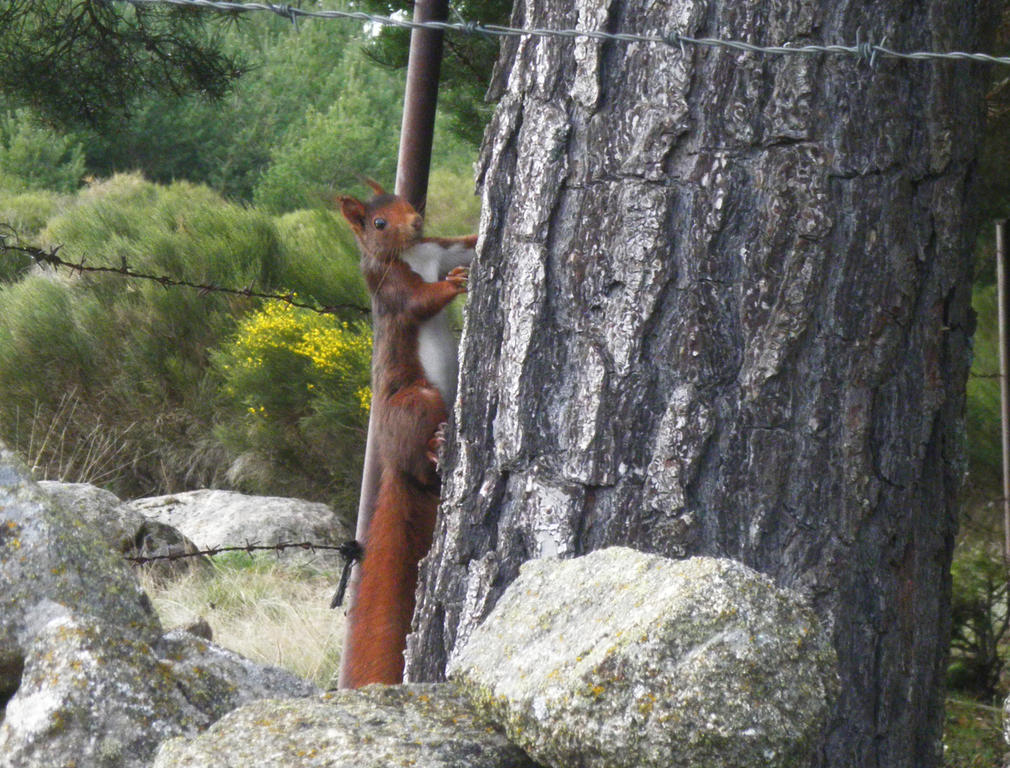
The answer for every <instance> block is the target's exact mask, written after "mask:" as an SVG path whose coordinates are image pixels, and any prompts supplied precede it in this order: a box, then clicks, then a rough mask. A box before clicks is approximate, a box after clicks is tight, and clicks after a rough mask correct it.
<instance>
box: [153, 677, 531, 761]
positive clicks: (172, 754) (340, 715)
mask: <svg viewBox="0 0 1010 768" xmlns="http://www.w3.org/2000/svg"><path fill="white" fill-rule="evenodd" d="M209 765H215V766H256V768H324V766H325V768H389V766H397V765H413V766H418V767H419V768H420V767H421V766H423V768H535V766H534V764H533V763H532V762H531V761H530V759H529V758H528V757H527V756H526V755H525V754H523V752H522V750H520V749H518V748H517V747H515V746H513V745H511V744H509V743H508V741H507V740H506V739H505V738H504V737H503V736H502V735H501V733H499V732H498V731H496V730H495V729H494V728H493V727H491V726H490V725H489V724H488V723H486V722H484V721H482V720H480V719H479V718H477V717H476V716H475V715H474V713H473V710H472V707H470V706H469V704H468V702H466V701H465V700H464V699H463V698H462V697H461V696H460V695H459V694H458V692H456V691H455V689H454V688H453V687H452V686H449V685H445V684H441V685H439V684H421V685H406V686H378V685H375V686H368V687H366V688H362V689H360V690H357V691H336V692H331V693H326V694H324V695H322V696H321V697H318V698H313V699H297V700H288V701H258V702H255V703H253V704H250V705H247V706H244V707H241V708H239V709H236V710H235V711H234V712H231V713H230V714H228V715H226V716H225V717H223V718H221V720H219V721H218V722H217V723H215V724H214V725H213V726H211V727H210V729H208V730H207V731H206V733H203V734H201V735H200V736H198V737H196V738H194V739H185V738H179V739H173V740H172V741H169V742H167V743H165V744H164V745H163V746H162V748H161V749H160V750H159V752H158V756H157V759H156V760H155V761H154V768H206V766H209Z"/></svg>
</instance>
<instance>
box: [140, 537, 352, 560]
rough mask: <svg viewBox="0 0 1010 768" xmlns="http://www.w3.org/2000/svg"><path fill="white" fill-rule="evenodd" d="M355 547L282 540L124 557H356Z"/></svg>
mask: <svg viewBox="0 0 1010 768" xmlns="http://www.w3.org/2000/svg"><path fill="white" fill-rule="evenodd" d="M355 547H358V549H359V550H360V546H359V545H358V543H357V542H356V541H345V542H343V543H341V544H319V543H317V542H313V541H282V542H279V543H277V544H256V543H246V544H236V545H229V546H220V547H208V548H206V549H198V550H193V551H192V552H168V553H166V554H163V555H124V556H123V557H124V559H125V560H128V561H130V562H131V563H136V564H137V565H147V564H148V563H155V562H159V561H162V560H168V561H170V562H174V561H176V560H185V559H187V558H193V557H214V556H215V555H221V554H224V553H226V552H245V553H246V554H247V555H250V556H252V554H253V553H254V552H277V553H280V552H283V551H285V550H288V549H303V550H306V551H310V552H313V553H314V552H316V551H317V550H319V551H333V552H338V553H339V554H340V555H341V556H342V557H344V559H347V558H348V557H350V558H351V559H358V558H359V557H360V555H359V554H355V553H356V552H357V551H358V550H355Z"/></svg>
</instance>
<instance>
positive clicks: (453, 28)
mask: <svg viewBox="0 0 1010 768" xmlns="http://www.w3.org/2000/svg"><path fill="white" fill-rule="evenodd" d="M114 1H115V2H121V3H128V4H130V5H135V6H143V5H176V6H188V7H196V8H208V9H213V10H217V11H223V12H227V13H233V14H237V13H249V12H257V11H265V12H268V13H274V14H276V15H278V16H281V17H283V18H285V19H288V20H289V21H291V22H292V23H294V24H296V25H297V21H298V20H299V19H301V18H315V19H344V20H352V21H359V22H362V23H364V24H372V25H379V26H384V27H400V28H403V29H411V30H413V29H433V30H439V31H442V32H458V33H460V34H464V35H484V36H490V37H540V38H569V39H575V38H581V39H589V40H602V41H613V42H621V43H648V44H660V45H667V46H670V47H673V48H675V49H677V50H679V51H680V53H681V54H686V47H687V46H694V47H706V48H722V49H727V50H734V51H741V52H744V53H756V54H765V55H779V56H811V55H823V54H834V55H845V56H855V57H857V58H860V59H863V60H864V61H867V62H868V63H870V64H871V65H873V64H875V63H876V60H877V58H878V57H880V58H889V59H903V60H906V61H935V60H948V61H974V62H982V63H987V64H1001V65H1010V56H991V55H990V54H987V53H966V52H963V51H896V50H893V49H891V48H887V47H885V45H884V44H885V43H886V42H887V38H884V39H883V40H881V41H880V43H873V42H868V41H862V40H861V39H860V37H861V35H859V34H857V36H856V43H855V45H843V44H839V45H810V44H802V45H800V44H794V43H783V44H781V45H755V44H753V43H747V42H744V41H742V40H724V39H720V38H715V37H691V36H689V35H682V34H680V33H679V32H676V31H670V32H669V33H667V34H663V35H655V34H653V35H645V34H637V33H632V32H602V31H599V30H591V29H544V28H540V27H533V28H529V29H524V28H520V27H509V26H503V25H501V24H481V23H480V22H476V21H459V22H451V21H422V22H419V21H413V20H412V19H407V18H400V17H397V16H380V15H377V14H372V13H365V12H364V11H340V10H336V9H332V10H331V9H319V10H309V9H305V8H299V7H296V6H291V5H283V4H279V3H232V2H222V1H221V0H114Z"/></svg>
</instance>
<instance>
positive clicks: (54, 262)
mask: <svg viewBox="0 0 1010 768" xmlns="http://www.w3.org/2000/svg"><path fill="white" fill-rule="evenodd" d="M9 240H10V236H9V235H6V234H4V233H3V232H2V231H0V255H6V254H8V253H20V254H22V255H24V256H28V257H29V258H30V259H32V260H33V261H34V262H35V263H36V264H41V265H45V266H49V267H54V268H59V267H64V268H66V269H69V270H70V271H71V272H76V273H77V274H83V273H85V272H93V273H104V274H113V275H119V276H121V277H127V278H132V279H135V280H147V281H149V282H154V283H158V284H159V285H161V286H162V287H163V288H173V287H180V288H192V289H194V290H197V291H199V292H200V294H201V295H206V294H208V293H224V294H229V295H232V296H242V297H245V298H250V299H267V300H271V301H283V302H285V303H286V304H289V305H290V306H292V307H298V308H300V309H308V310H311V311H312V312H316V313H318V314H321V315H332V314H337V313H339V312H341V311H345V310H348V311H354V312H358V313H361V314H363V315H367V314H369V313H370V311H371V310H370V309H368V308H367V307H362V306H360V305H358V304H328V305H324V306H319V305H317V304H308V303H306V302H302V301H298V300H297V298H296V294H294V293H266V292H263V291H257V290H254V289H253V288H252V286H251V285H250V286H248V287H246V288H229V287H226V286H220V285H216V284H214V283H198V282H195V281H192V280H185V279H180V278H175V277H170V276H168V275H155V274H150V273H147V272H141V271H139V270H137V269H134V268H133V267H131V266H130V265H129V264H128V263H127V262H126V260H125V258H124V259H123V262H122V263H121V264H120V265H119V266H118V267H111V266H101V265H99V266H93V265H90V264H87V263H86V262H85V261H83V260H82V261H80V262H72V261H66V260H65V259H63V258H61V257H60V256H59V250H60V248H59V246H57V247H56V248H54V249H52V250H50V251H46V250H44V249H42V248H38V247H36V246H33V245H28V244H26V243H21V242H18V241H17V240H16V235H15V241H14V242H13V243H12V242H9Z"/></svg>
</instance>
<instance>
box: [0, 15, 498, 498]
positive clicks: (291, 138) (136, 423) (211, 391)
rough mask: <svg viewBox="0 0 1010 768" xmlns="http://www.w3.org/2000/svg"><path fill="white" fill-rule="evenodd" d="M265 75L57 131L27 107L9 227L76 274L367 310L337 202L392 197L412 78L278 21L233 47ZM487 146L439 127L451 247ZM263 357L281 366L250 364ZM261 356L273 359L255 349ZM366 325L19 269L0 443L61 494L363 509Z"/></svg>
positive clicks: (329, 31) (7, 334)
mask: <svg viewBox="0 0 1010 768" xmlns="http://www.w3.org/2000/svg"><path fill="white" fill-rule="evenodd" d="M214 33H215V35H216V36H215V38H214V42H215V45H217V46H219V49H220V51H221V53H222V55H224V56H227V57H233V58H235V59H236V60H237V59H238V57H240V56H241V57H242V58H243V60H245V61H246V62H247V64H248V66H247V69H246V72H245V74H244V75H243V76H242V77H241V78H240V79H238V80H236V81H235V82H234V83H233V84H232V87H231V89H230V91H229V92H228V93H227V95H225V96H224V97H223V99H220V100H218V101H208V100H207V99H206V98H204V97H203V96H202V95H200V94H185V93H183V94H181V95H175V94H172V93H171V92H170V91H166V90H164V89H163V90H160V91H152V92H147V93H145V94H144V95H143V96H137V97H135V98H131V101H130V104H129V110H128V117H127V118H126V119H122V120H119V121H106V122H103V123H102V124H101V125H97V126H96V125H89V124H87V122H86V121H85V122H81V123H77V124H75V125H73V126H72V127H69V128H68V127H62V128H60V127H54V126H53V125H52V124H49V123H47V122H46V119H45V118H46V114H45V113H44V112H43V111H38V110H33V109H31V108H29V107H27V106H24V103H23V100H22V101H19V100H18V99H17V98H16V97H17V96H18V94H17V93H15V92H12V91H7V92H5V94H4V96H3V97H0V98H6V100H7V101H6V107H3V104H2V102H0V225H2V226H3V227H4V230H3V232H4V233H6V234H7V236H11V233H12V232H16V233H17V236H18V237H19V238H21V239H22V240H23V241H26V242H29V243H32V244H35V245H38V246H41V247H44V248H55V247H59V248H60V255H61V256H62V257H63V258H65V259H67V260H69V261H79V260H84V261H85V262H86V263H88V264H90V265H110V266H119V265H120V264H122V263H124V262H125V263H128V264H129V265H130V266H131V267H133V268H134V269H137V270H140V271H143V272H149V273H153V274H159V275H162V274H163V275H168V276H171V277H175V278H180V279H185V280H189V281H194V282H198V283H212V284H216V285H222V286H230V287H236V288H244V287H246V286H252V287H254V288H255V289H256V290H257V291H262V292H268V293H280V294H287V293H293V294H296V295H297V296H298V300H299V301H300V302H305V303H310V304H315V305H318V306H346V307H355V306H357V307H366V308H367V307H368V306H369V299H368V296H367V292H366V291H365V288H364V284H363V281H362V279H361V277H360V274H359V271H358V254H357V249H356V247H355V244H354V242H353V239H352V237H351V236H350V233H349V232H348V230H347V227H346V226H345V224H344V222H343V221H342V219H340V217H339V216H338V215H337V214H336V213H335V212H334V211H333V208H332V204H331V201H332V198H333V196H334V195H335V194H336V193H338V192H352V193H355V192H356V193H358V194H360V195H365V194H367V191H366V189H365V188H364V187H363V185H362V184H361V182H360V178H361V177H362V176H370V177H373V178H376V179H377V180H380V181H381V182H383V183H385V184H387V185H389V186H391V185H392V181H393V175H394V171H395V158H396V154H397V145H398V140H399V135H398V134H399V122H400V109H401V101H402V88H403V86H402V73H401V72H398V71H396V70H395V69H393V68H385V67H379V66H376V65H375V63H374V62H373V61H372V60H371V59H370V58H369V56H368V55H366V49H367V48H368V47H369V46H370V45H372V44H373V42H374V40H373V39H372V38H371V37H369V36H368V35H366V34H364V33H363V31H362V29H361V28H360V26H355V25H348V24H338V23H319V22H315V23H314V22H304V23H302V24H300V26H299V31H298V32H297V33H295V32H294V31H293V30H292V28H291V25H290V24H289V23H287V22H284V21H282V20H280V19H276V18H274V17H271V16H269V15H260V16H257V17H256V18H242V19H239V20H238V21H237V22H234V23H229V24H227V25H225V26H220V25H218V26H216V27H215V29H214ZM475 152H476V148H475V146H474V145H473V144H470V143H467V142H466V141H465V140H464V139H461V138H460V137H459V136H458V135H457V134H456V133H454V132H453V131H452V130H450V120H449V119H448V117H447V116H446V115H440V116H439V123H438V130H437V136H436V150H435V155H434V157H433V167H434V169H435V170H434V171H433V175H432V180H431V192H430V195H429V210H430V211H431V212H432V214H433V217H432V218H431V220H430V221H429V231H432V232H434V233H441V234H454V233H457V234H458V233H463V232H469V231H473V229H474V228H475V226H476V219H477V214H478V210H477V208H478V201H477V199H476V198H475V197H474V195H473V187H472V181H471V166H472V161H473V159H474V156H475ZM256 344H259V345H260V346H259V347H258V349H259V352H258V353H257V354H251V353H250V350H251V349H253V347H254V346H255V345H256ZM251 345H252V346H251ZM369 345H370V335H369V331H368V327H367V315H363V314H362V313H361V312H359V311H355V310H354V309H346V310H343V311H341V312H340V313H339V314H337V315H336V316H334V315H321V314H318V313H315V312H311V311H308V310H296V309H294V308H292V307H289V306H287V305H285V304H283V303H274V302H261V301H258V300H254V299H249V298H243V297H234V296H232V297H229V296H224V295H221V294H208V295H201V294H200V293H199V292H197V291H194V290H189V289H184V288H172V289H166V288H163V287H162V286H160V285H158V284H157V283H151V282H142V281H135V280H129V281H128V280H124V279H123V278H122V277H120V276H114V275H113V276H110V275H97V274H89V273H84V274H72V273H69V272H66V271H61V272H54V271H52V270H50V269H41V268H38V267H35V266H33V265H32V264H31V263H30V262H29V260H28V259H27V258H26V257H24V256H20V255H17V254H9V255H6V256H3V257H2V258H0V440H3V441H5V442H7V443H8V444H11V445H13V446H14V447H15V448H17V449H18V450H19V451H20V452H22V453H23V454H24V455H26V456H27V457H28V459H29V461H30V462H32V463H33V464H34V465H35V467H36V470H37V471H38V473H39V475H40V476H46V477H61V478H64V479H69V480H84V481H91V482H97V483H99V484H101V485H104V486H106V487H109V488H111V489H112V490H114V491H116V492H117V493H119V494H120V495H123V496H136V495H143V494H152V493H168V492H173V491H177V490H184V489H189V488H197V487H206V486H210V487H230V488H236V489H239V490H245V491H250V492H258V493H267V494H283V495H294V496H301V497H304V498H311V499H318V500H322V501H327V502H330V503H333V504H335V505H336V506H337V508H338V509H342V510H346V511H348V514H349V516H350V514H351V513H350V510H353V509H354V508H355V506H356V498H357V492H358V491H357V485H358V483H359V481H360V475H361V466H360V463H361V455H362V452H363V444H364V433H365V428H366V425H367V404H368V391H367V383H368V378H369V350H370V346H369Z"/></svg>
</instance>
